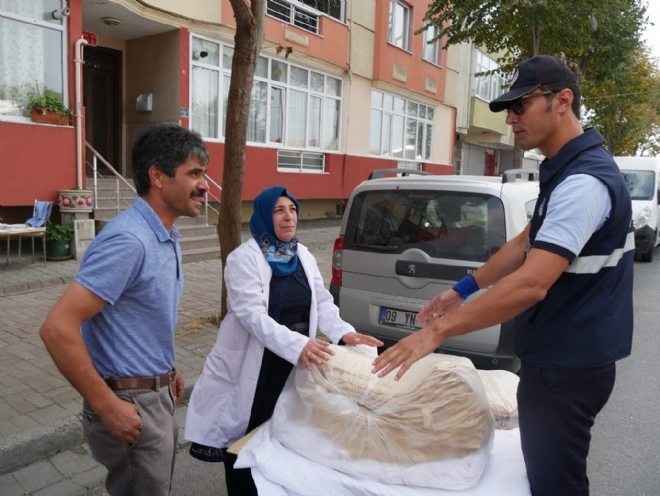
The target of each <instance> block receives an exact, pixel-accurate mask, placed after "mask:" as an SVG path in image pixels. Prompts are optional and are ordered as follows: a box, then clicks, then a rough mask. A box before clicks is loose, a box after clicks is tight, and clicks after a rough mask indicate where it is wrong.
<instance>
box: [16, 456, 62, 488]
mask: <svg viewBox="0 0 660 496" xmlns="http://www.w3.org/2000/svg"><path fill="white" fill-rule="evenodd" d="M13 475H14V477H15V478H16V480H17V481H18V483H19V484H20V485H21V486H22V487H23V488H24V489H25V490H26V491H28V492H35V491H38V490H39V489H43V488H45V487H48V486H51V485H53V484H55V483H56V482H58V481H61V480H63V479H64V476H63V475H62V474H61V473H59V472H58V471H57V470H56V469H55V467H54V466H53V465H52V464H51V463H50V461H48V460H42V461H40V462H36V463H33V464H31V465H28V466H27V467H24V468H22V469H19V470H17V471H16V472H14V473H13Z"/></svg>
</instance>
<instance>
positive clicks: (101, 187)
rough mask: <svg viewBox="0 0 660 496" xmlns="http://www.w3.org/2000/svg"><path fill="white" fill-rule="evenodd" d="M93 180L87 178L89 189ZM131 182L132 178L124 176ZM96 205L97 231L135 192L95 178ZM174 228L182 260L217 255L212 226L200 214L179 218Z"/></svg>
mask: <svg viewBox="0 0 660 496" xmlns="http://www.w3.org/2000/svg"><path fill="white" fill-rule="evenodd" d="M93 181H94V179H93V178H91V177H88V178H87V185H88V187H89V188H91V187H92V185H93V184H94V182H93ZM127 181H128V182H129V183H131V185H132V184H133V181H132V180H131V179H127ZM96 190H97V191H96V207H95V208H94V221H95V223H96V232H98V231H100V230H101V229H102V228H103V226H104V225H105V224H107V223H108V222H109V221H110V219H112V218H113V217H114V216H115V215H117V213H119V212H120V211H122V210H125V209H126V208H128V207H129V206H130V205H131V203H132V202H133V198H134V197H135V193H134V192H133V191H132V190H131V189H130V188H129V187H128V186H127V185H125V184H123V183H122V182H121V181H117V180H116V179H115V178H114V177H108V178H104V177H98V178H97V186H96ZM176 227H177V229H178V230H179V232H180V233H181V255H182V258H183V263H187V262H198V261H200V260H212V259H216V258H219V257H220V244H219V242H218V234H217V232H216V226H215V225H208V224H207V223H206V218H205V217H204V215H203V212H202V215H200V216H199V217H179V219H178V220H177V221H176Z"/></svg>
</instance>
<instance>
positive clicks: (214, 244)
mask: <svg viewBox="0 0 660 496" xmlns="http://www.w3.org/2000/svg"><path fill="white" fill-rule="evenodd" d="M180 243H181V252H184V251H186V250H194V249H198V248H218V247H219V246H220V243H219V242H218V236H217V235H215V234H211V235H203V236H189V237H182V238H181V240H180ZM218 249H219V248H218Z"/></svg>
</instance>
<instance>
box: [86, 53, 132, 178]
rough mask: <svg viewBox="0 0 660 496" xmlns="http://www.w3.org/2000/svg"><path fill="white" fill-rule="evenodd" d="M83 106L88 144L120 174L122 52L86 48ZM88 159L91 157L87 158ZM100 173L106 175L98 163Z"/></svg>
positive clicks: (121, 170)
mask: <svg viewBox="0 0 660 496" xmlns="http://www.w3.org/2000/svg"><path fill="white" fill-rule="evenodd" d="M84 59H85V64H84V68H83V105H84V106H85V108H86V114H85V116H86V117H85V135H86V139H87V141H88V142H89V143H90V144H91V145H92V146H93V147H94V148H95V149H96V150H97V151H98V152H99V153H100V154H101V155H102V156H103V157H104V158H105V159H106V160H107V161H108V162H109V163H110V165H112V166H113V167H114V168H115V169H116V170H117V171H119V172H120V173H123V172H124V171H123V164H122V163H121V161H122V155H121V148H120V141H121V132H120V129H121V127H120V126H121V101H122V99H121V52H120V51H118V50H113V49H110V48H105V47H93V46H86V47H85V56H84ZM88 159H89V160H91V157H89V158H88ZM99 165H100V168H99V171H100V172H101V173H102V174H104V175H106V174H108V171H106V170H105V167H103V166H102V165H101V164H99Z"/></svg>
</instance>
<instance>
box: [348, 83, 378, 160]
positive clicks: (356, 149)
mask: <svg viewBox="0 0 660 496" xmlns="http://www.w3.org/2000/svg"><path fill="white" fill-rule="evenodd" d="M346 87H347V92H350V94H349V97H348V98H345V99H344V109H343V112H344V115H345V116H346V117H345V119H344V124H343V125H344V132H345V141H344V143H345V144H346V145H345V149H346V152H345V153H347V154H348V155H368V154H369V121H370V117H371V88H372V82H371V81H370V80H369V79H364V78H361V77H358V76H353V77H352V78H351V80H350V82H349V84H348V85H347V86H346Z"/></svg>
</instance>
